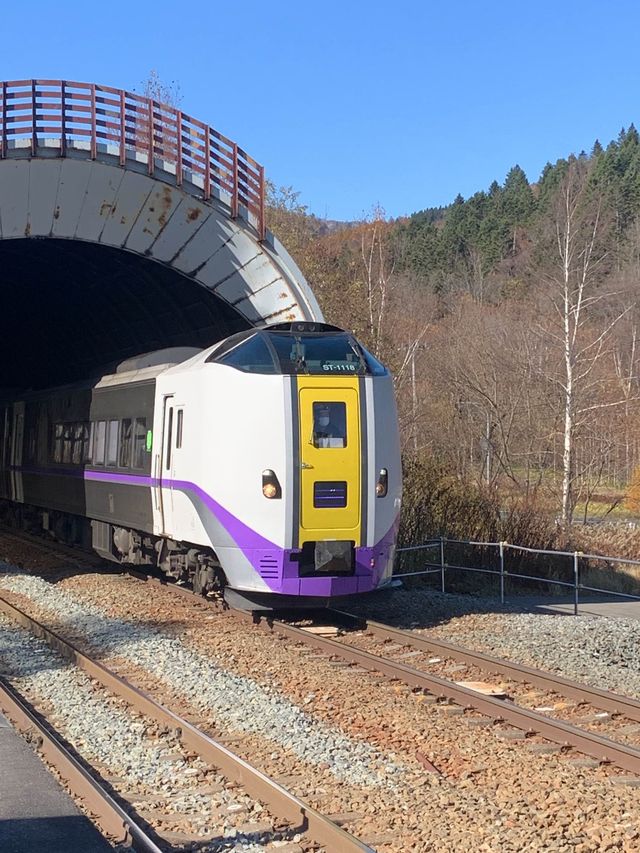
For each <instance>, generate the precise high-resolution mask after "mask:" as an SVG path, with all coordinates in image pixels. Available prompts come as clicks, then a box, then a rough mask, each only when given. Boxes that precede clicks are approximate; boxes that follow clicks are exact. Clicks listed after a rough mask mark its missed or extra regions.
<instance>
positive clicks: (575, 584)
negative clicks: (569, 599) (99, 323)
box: [573, 551, 581, 616]
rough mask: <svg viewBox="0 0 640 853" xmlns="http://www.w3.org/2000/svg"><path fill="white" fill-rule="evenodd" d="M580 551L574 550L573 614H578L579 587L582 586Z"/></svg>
mask: <svg viewBox="0 0 640 853" xmlns="http://www.w3.org/2000/svg"><path fill="white" fill-rule="evenodd" d="M580 554H581V552H580V551H574V552H573V615H574V616H577V615H578V589H579V586H580V574H579V572H580V566H579V561H580Z"/></svg>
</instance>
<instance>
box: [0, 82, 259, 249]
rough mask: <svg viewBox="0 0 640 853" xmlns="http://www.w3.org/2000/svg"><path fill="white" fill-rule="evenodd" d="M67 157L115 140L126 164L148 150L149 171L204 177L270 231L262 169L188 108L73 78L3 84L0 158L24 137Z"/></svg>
mask: <svg viewBox="0 0 640 853" xmlns="http://www.w3.org/2000/svg"><path fill="white" fill-rule="evenodd" d="M45 141H46V145H47V148H52V145H51V143H52V142H54V143H55V146H54V150H55V148H56V147H57V148H58V153H59V155H60V156H61V157H64V156H65V155H66V153H67V148H68V147H71V146H73V147H74V148H78V147H82V145H83V144H84V145H85V146H86V148H87V151H88V153H89V156H90V157H91V159H93V160H95V159H96V157H97V155H98V146H99V145H109V146H114V147H115V150H116V153H118V154H119V158H120V165H121V166H124V165H125V162H126V160H127V158H134V159H135V158H136V157H137V155H142V159H143V160H144V159H146V163H147V170H148V173H149V175H153V174H154V171H155V169H156V166H157V165H159V166H160V167H161V168H162V169H165V170H166V166H167V165H170V166H171V167H174V168H175V179H176V183H177V185H178V186H181V185H182V183H183V180H185V179H187V180H189V181H191V182H193V178H194V177H195V178H196V179H198V180H201V181H202V190H203V195H204V198H205V199H206V200H208V199H209V198H211V195H212V194H220V193H223V194H226V195H227V196H228V197H229V199H230V207H231V216H232V218H236V217H237V216H238V214H239V211H240V208H241V207H243V208H245V209H246V211H247V213H248V214H251V215H253V216H254V217H255V219H256V222H257V230H258V235H259V237H260V239H261V240H263V239H264V237H265V233H266V230H265V180H264V168H263V167H262V166H261V165H260V164H259V163H257V162H256V161H255V160H254V159H253V158H252V157H250V156H249V155H248V154H247V153H246V151H244V150H243V149H242V148H240V147H239V146H238V145H237V143H235V142H232V141H231V140H230V139H227V137H226V136H223V135H222V134H221V133H219V132H218V131H217V130H214V129H213V128H212V127H209V125H207V124H204V123H203V122H201V121H198V119H195V118H192V117H191V116H189V115H187V114H186V113H183V112H182V110H179V109H176V108H175V107H171V106H168V105H167V104H162V103H159V102H158V101H154V100H153V99H151V98H146V97H144V96H142V95H137V94H135V93H133V92H127V91H125V90H124V89H113V88H111V87H110V86H98V85H96V84H95V83H78V82H75V81H71V80H10V81H6V82H3V83H0V159H2V158H4V157H6V156H8V153H9V151H10V148H11V147H14V148H18V147H23V146H24V145H25V143H26V145H27V146H28V147H30V149H31V155H32V156H36V153H37V150H38V145H39V143H40V144H44V143H45Z"/></svg>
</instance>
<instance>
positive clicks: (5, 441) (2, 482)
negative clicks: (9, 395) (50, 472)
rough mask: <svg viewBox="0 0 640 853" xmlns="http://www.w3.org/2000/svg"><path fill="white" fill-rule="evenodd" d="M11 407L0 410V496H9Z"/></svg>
mask: <svg viewBox="0 0 640 853" xmlns="http://www.w3.org/2000/svg"><path fill="white" fill-rule="evenodd" d="M11 426H12V421H11V409H10V408H9V407H7V408H6V409H1V410H0V497H3V498H10V497H11V490H10V489H11V479H10V478H11V471H10V465H11Z"/></svg>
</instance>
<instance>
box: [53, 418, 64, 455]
mask: <svg viewBox="0 0 640 853" xmlns="http://www.w3.org/2000/svg"><path fill="white" fill-rule="evenodd" d="M63 436H64V427H63V425H62V424H56V425H55V427H54V436H53V461H54V462H62V439H63Z"/></svg>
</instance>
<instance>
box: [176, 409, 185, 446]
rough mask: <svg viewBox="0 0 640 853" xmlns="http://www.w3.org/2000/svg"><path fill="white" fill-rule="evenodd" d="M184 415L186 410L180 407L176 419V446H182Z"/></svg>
mask: <svg viewBox="0 0 640 853" xmlns="http://www.w3.org/2000/svg"><path fill="white" fill-rule="evenodd" d="M183 417H184V410H183V409H178V418H177V421H176V447H182V420H183Z"/></svg>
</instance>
